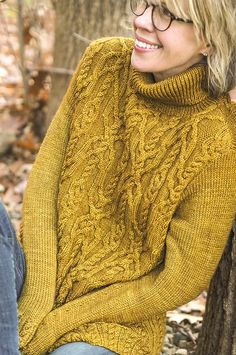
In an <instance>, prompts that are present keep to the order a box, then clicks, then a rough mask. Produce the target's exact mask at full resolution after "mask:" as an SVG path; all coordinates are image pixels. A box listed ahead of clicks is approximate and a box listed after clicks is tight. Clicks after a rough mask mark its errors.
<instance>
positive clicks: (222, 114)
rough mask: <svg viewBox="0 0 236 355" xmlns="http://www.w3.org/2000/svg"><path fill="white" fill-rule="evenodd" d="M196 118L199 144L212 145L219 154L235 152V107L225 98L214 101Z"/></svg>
mask: <svg viewBox="0 0 236 355" xmlns="http://www.w3.org/2000/svg"><path fill="white" fill-rule="evenodd" d="M197 116H198V122H199V124H198V134H199V139H200V142H201V141H202V143H203V144H204V145H206V144H207V143H208V144H209V146H212V144H213V143H214V144H213V145H214V146H215V147H216V149H217V150H218V151H221V153H226V152H227V151H229V150H236V105H235V104H231V102H230V100H228V99H227V97H226V96H222V97H221V98H219V99H216V100H215V101H214V102H213V103H212V105H210V106H209V107H208V108H207V109H206V110H203V111H202V112H200V113H199V114H198V115H197ZM194 119H196V117H195V118H194Z"/></svg>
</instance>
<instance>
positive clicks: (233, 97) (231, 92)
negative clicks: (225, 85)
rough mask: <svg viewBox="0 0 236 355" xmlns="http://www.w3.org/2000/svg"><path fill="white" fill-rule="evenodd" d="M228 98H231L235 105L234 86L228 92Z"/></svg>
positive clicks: (235, 89) (235, 93)
mask: <svg viewBox="0 0 236 355" xmlns="http://www.w3.org/2000/svg"><path fill="white" fill-rule="evenodd" d="M229 96H230V98H231V101H233V102H235V103H236V86H235V87H234V88H233V89H232V90H230V91H229Z"/></svg>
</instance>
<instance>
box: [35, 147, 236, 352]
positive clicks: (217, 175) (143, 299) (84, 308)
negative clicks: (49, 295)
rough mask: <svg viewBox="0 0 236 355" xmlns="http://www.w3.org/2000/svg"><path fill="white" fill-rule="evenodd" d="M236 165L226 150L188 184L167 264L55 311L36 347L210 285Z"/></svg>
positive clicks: (231, 209)
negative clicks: (89, 324) (83, 326)
mask: <svg viewBox="0 0 236 355" xmlns="http://www.w3.org/2000/svg"><path fill="white" fill-rule="evenodd" d="M235 164H236V153H235V152H234V151H232V152H230V153H227V154H225V155H224V156H221V157H220V158H217V159H216V160H215V161H214V162H212V163H211V164H210V165H208V166H207V167H205V169H204V170H203V171H202V172H201V173H199V174H198V175H197V176H196V177H195V179H194V180H193V181H192V182H191V184H190V185H189V186H188V187H187V189H186V191H185V192H184V195H183V197H182V200H181V203H180V204H179V207H178V209H177V210H176V213H175V214H174V216H173V219H172V221H171V224H170V228H169V231H168V235H167V238H166V258H165V265H162V266H161V267H159V268H158V269H157V270H154V271H152V272H151V273H150V274H148V275H146V276H143V277H141V278H139V279H137V280H135V281H130V282H125V283H120V284H115V285H111V286H108V287H106V288H104V289H102V290H98V291H97V292H94V293H90V294H88V295H85V296H83V297H81V298H79V299H77V300H74V301H72V302H69V303H68V304H65V305H64V306H62V307H60V308H58V309H56V310H54V311H53V312H51V313H50V314H49V315H48V316H46V317H45V319H44V320H43V322H42V324H41V325H40V327H39V328H38V330H37V332H36V334H35V338H34V340H33V341H32V343H31V344H30V348H31V351H34V349H39V347H40V343H41V341H40V339H42V338H43V339H44V341H43V342H45V346H47V343H48V344H52V343H54V342H55V341H56V340H57V339H58V338H59V337H60V336H62V335H63V334H65V333H66V332H69V331H71V330H73V329H76V328H78V327H79V326H80V325H81V324H85V323H89V322H94V321H105V322H119V323H128V322H131V323H134V322H140V321H143V320H145V319H148V318H152V317H154V316H158V315H159V314H163V313H165V312H166V311H168V310H171V309H174V308H176V307H177V306H179V305H182V304H184V303H186V302H188V301H190V300H191V299H193V298H194V297H196V296H197V295H198V294H199V293H200V292H201V291H202V290H203V289H205V288H206V287H207V286H208V283H209V281H210V279H211V277H212V275H213V273H214V270H215V268H216V266H217V264H218V262H219V259H220V257H221V255H222V252H223V249H224V246H225V244H226V241H227V237H228V234H229V232H230V228H231V225H232V222H233V218H234V214H235V210H236V199H235V196H236V176H235V174H234V171H233V169H234V167H235ZM54 325H55V327H54ZM54 329H56V333H54ZM43 350H44V349H41V351H43ZM32 353H33V352H32Z"/></svg>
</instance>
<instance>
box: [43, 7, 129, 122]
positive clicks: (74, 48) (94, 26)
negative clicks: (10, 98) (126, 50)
mask: <svg viewBox="0 0 236 355" xmlns="http://www.w3.org/2000/svg"><path fill="white" fill-rule="evenodd" d="M53 4H54V7H55V11H56V24H55V47H54V67H55V68H64V69H67V70H68V73H67V74H66V73H64V74H53V76H52V90H51V95H50V102H49V109H48V120H47V122H46V126H47V127H48V124H49V123H50V121H51V118H52V116H53V115H54V113H55V111H56V109H57V107H58V105H59V103H60V101H61V99H62V96H63V95H64V93H65V90H66V87H67V85H68V82H69V80H70V78H71V72H72V71H73V70H74V69H75V67H76V65H77V63H78V62H79V59H80V57H81V54H82V53H83V52H84V50H85V48H86V46H87V45H88V43H89V42H90V41H91V40H94V39H97V38H99V37H106V36H127V35H130V30H129V28H128V26H129V25H128V17H129V15H128V14H129V2H128V0H119V1H117V0H56V1H55V0H54V1H53ZM65 72H66V71H65ZM47 127H46V128H47Z"/></svg>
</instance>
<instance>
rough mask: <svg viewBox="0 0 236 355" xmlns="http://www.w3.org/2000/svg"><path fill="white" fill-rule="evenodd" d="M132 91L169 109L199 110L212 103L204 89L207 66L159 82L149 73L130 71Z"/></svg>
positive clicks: (197, 67) (191, 69)
mask: <svg viewBox="0 0 236 355" xmlns="http://www.w3.org/2000/svg"><path fill="white" fill-rule="evenodd" d="M132 70H133V73H132V81H133V86H134V89H135V91H136V92H137V93H140V94H141V95H143V96H146V97H149V98H153V99H156V100H157V101H158V102H159V103H160V104H161V105H164V106H165V107H167V106H169V108H170V109H171V107H172V108H174V107H175V108H177V107H179V108H180V107H182V108H183V107H185V108H186V109H190V110H191V111H192V109H193V108H194V109H196V110H201V109H203V108H204V107H206V106H208V105H209V104H210V103H211V104H212V102H213V101H214V99H212V98H210V97H209V94H208V93H207V91H206V90H205V89H204V86H206V85H205V83H206V80H207V79H206V78H207V66H206V65H203V64H199V65H198V66H194V67H192V68H190V69H188V70H186V71H185V72H183V73H181V74H178V75H175V76H172V77H170V78H168V79H165V80H162V81H160V82H155V81H154V78H153V75H152V74H150V73H142V72H138V71H137V70H135V69H132Z"/></svg>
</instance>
